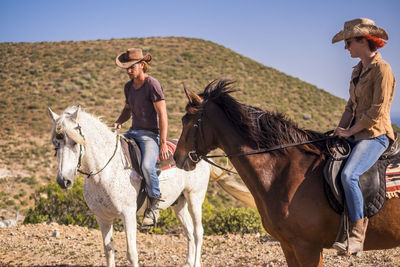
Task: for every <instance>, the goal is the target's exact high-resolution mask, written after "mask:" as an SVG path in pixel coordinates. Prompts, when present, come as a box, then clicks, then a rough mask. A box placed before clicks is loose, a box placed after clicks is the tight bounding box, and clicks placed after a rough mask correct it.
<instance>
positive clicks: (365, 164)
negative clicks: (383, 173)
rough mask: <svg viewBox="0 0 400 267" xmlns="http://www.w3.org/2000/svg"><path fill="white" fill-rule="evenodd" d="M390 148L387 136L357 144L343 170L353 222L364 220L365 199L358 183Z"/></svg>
mask: <svg viewBox="0 0 400 267" xmlns="http://www.w3.org/2000/svg"><path fill="white" fill-rule="evenodd" d="M388 146H389V138H388V137H387V136H386V134H384V135H381V136H378V137H375V138H372V139H366V140H359V141H357V142H356V144H355V146H354V147H353V150H352V151H351V154H350V156H349V158H348V159H347V162H346V164H345V166H344V168H343V170H342V174H341V181H342V185H343V189H344V194H345V196H346V204H347V208H348V210H349V217H350V220H351V221H352V222H355V221H357V220H359V219H361V218H364V198H363V196H362V193H361V190H360V187H359V185H358V181H359V179H360V176H361V175H362V174H363V173H364V172H366V171H367V170H368V169H369V168H371V167H372V166H373V165H374V164H375V162H376V161H377V160H378V159H379V157H380V156H381V155H382V153H383V152H385V150H386V149H387V147H388Z"/></svg>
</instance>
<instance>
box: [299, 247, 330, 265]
mask: <svg viewBox="0 0 400 267" xmlns="http://www.w3.org/2000/svg"><path fill="white" fill-rule="evenodd" d="M294 252H295V254H296V259H297V262H298V263H300V266H304V267H306V266H318V267H322V266H323V261H322V247H319V246H318V245H316V244H310V243H305V242H296V244H295V251H294Z"/></svg>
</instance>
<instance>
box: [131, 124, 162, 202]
mask: <svg viewBox="0 0 400 267" xmlns="http://www.w3.org/2000/svg"><path fill="white" fill-rule="evenodd" d="M124 136H125V137H126V138H130V139H133V140H135V141H136V143H137V144H138V146H139V148H140V151H141V152H142V162H141V167H142V171H143V175H144V179H145V181H146V189H147V194H148V195H149V197H158V196H160V186H159V181H158V176H157V171H156V163H157V159H158V154H159V151H160V147H159V143H160V135H158V134H156V133H153V132H152V131H147V130H133V129H129V131H127V132H126V133H125V134H124Z"/></svg>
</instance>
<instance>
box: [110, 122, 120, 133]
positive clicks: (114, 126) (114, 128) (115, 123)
mask: <svg viewBox="0 0 400 267" xmlns="http://www.w3.org/2000/svg"><path fill="white" fill-rule="evenodd" d="M121 125H122V124H121V123H118V122H114V123H113V126H112V128H113V130H114V131H116V130H119V129H121Z"/></svg>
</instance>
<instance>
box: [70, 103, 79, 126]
mask: <svg viewBox="0 0 400 267" xmlns="http://www.w3.org/2000/svg"><path fill="white" fill-rule="evenodd" d="M80 111H81V105H78V107H77V109H76V111H75V112H74V113H72V114H71V119H72V120H74V121H75V122H78V119H79V113H80Z"/></svg>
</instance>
